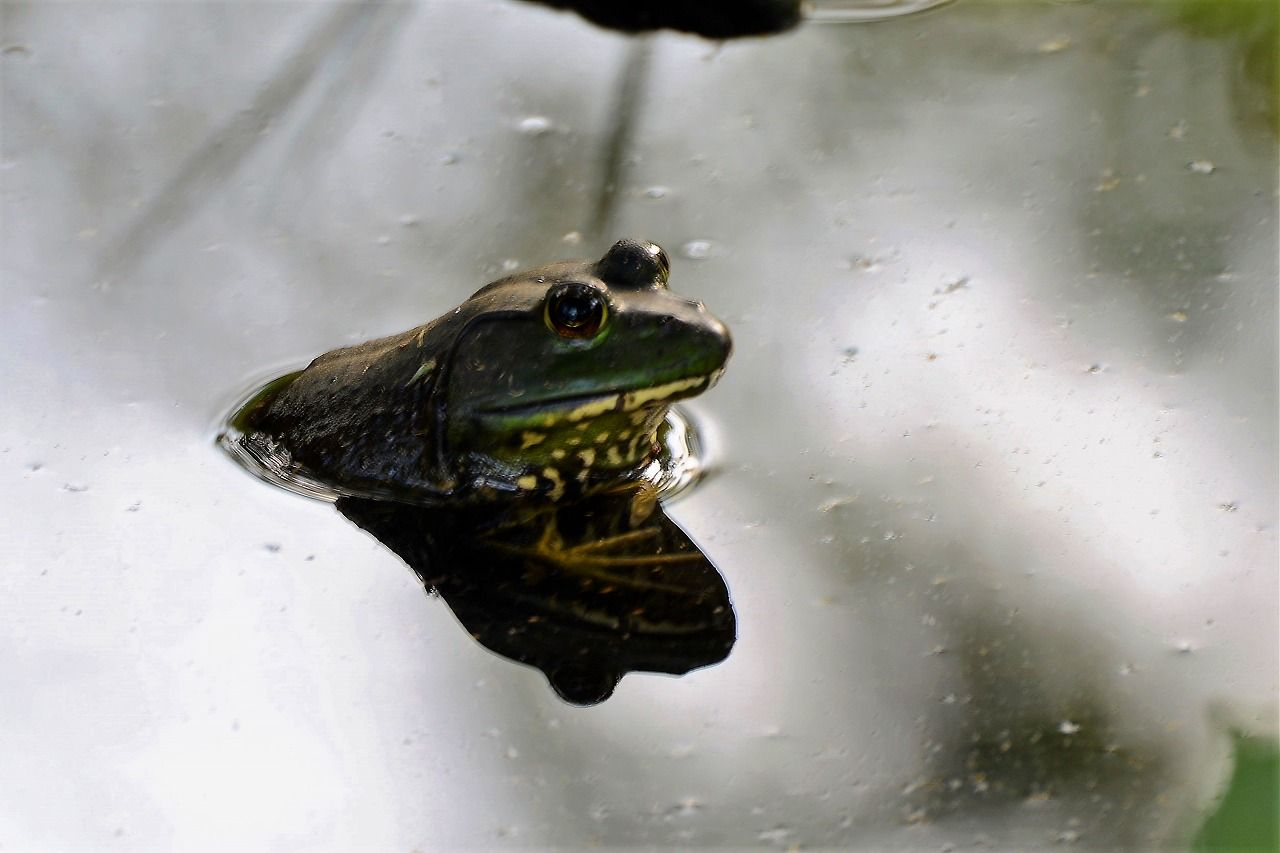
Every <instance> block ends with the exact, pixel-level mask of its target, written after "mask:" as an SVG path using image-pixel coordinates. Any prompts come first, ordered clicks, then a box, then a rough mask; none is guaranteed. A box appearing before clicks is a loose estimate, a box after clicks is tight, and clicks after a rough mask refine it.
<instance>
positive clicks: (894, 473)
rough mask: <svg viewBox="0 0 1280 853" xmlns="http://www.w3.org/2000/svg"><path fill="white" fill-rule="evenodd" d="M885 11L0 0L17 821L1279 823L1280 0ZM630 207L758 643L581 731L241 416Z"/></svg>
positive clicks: (577, 252) (335, 836)
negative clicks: (299, 481)
mask: <svg viewBox="0 0 1280 853" xmlns="http://www.w3.org/2000/svg"><path fill="white" fill-rule="evenodd" d="M857 5H858V4H856V3H848V2H846V3H843V4H827V5H826V6H823V4H818V6H817V11H819V12H825V13H826V14H819V15H815V16H814V17H813V18H812V19H811V20H809V21H807V22H806V23H804V24H802V25H801V26H800V27H798V28H797V29H795V30H792V31H791V32H789V33H786V34H783V35H779V36H776V37H771V38H761V39H748V40H740V41H732V42H726V43H717V42H709V41H704V40H701V39H699V38H697V37H694V36H690V35H680V34H673V33H664V34H658V35H655V36H652V37H649V38H645V39H634V38H629V37H626V36H623V35H619V34H614V33H610V32H607V31H605V30H602V29H599V28H596V27H594V26H592V25H590V24H588V23H586V22H584V21H583V20H581V19H580V18H578V17H576V16H574V15H573V14H571V13H567V12H560V11H555V10H551V9H548V8H544V7H542V6H537V5H532V4H525V3H520V2H514V1H513V0H422V2H418V3H378V4H348V3H329V2H311V3H271V4H246V3H230V2H228V3H220V2H219V3H213V2H192V3H150V2H148V3H136V4H135V3H126V2H110V3H104V4H83V3H56V4H53V3H36V4H30V5H27V4H21V3H13V2H6V3H4V4H3V5H0V16H2V20H0V73H2V75H3V77H2V78H0V79H2V86H0V122H2V124H0V143H2V151H0V192H2V206H0V211H2V213H3V222H2V223H0V224H2V227H0V237H2V241H3V242H2V244H0V245H2V251H3V258H2V262H3V265H2V275H3V286H2V288H0V306H2V310H0V318H2V320H0V324H2V325H0V331H2V334H0V353H3V359H4V362H3V363H4V367H5V374H6V377H7V381H8V383H9V385H8V386H7V388H6V391H5V394H4V395H3V399H4V403H3V405H0V472H2V473H0V476H3V478H4V482H5V483H6V484H7V486H8V488H9V489H10V490H11V491H9V492H8V493H7V495H8V497H7V498H5V499H4V500H3V508H2V511H0V514H2V515H3V517H4V518H5V524H4V525H2V526H0V556H2V558H3V565H4V568H3V572H2V573H0V756H2V757H3V758H2V760H0V847H4V848H5V849H10V850H74V849H91V850H97V849H129V850H170V849H178V850H226V849H234V848H244V849H262V850H268V849H269V850H293V849H299V850H302V849H305V850H321V849H333V850H352V849H370V850H404V851H409V850H423V851H425V850H448V849H453V848H456V847H458V846H462V845H470V846H477V847H505V846H525V847H529V846H532V847H554V848H560V849H564V848H577V847H591V846H621V845H629V846H661V845H677V846H692V845H699V846H729V847H747V846H764V847H773V848H779V849H787V848H796V847H800V848H808V847H836V846H841V847H863V848H877V849H890V848H892V849H913V850H914V849H940V850H947V849H958V848H968V847H974V846H979V847H994V848H1020V849H1027V848H1038V847H1051V846H1060V845H1077V846H1081V847H1106V848H1118V847H1125V848H1156V847H1158V848H1168V847H1180V846H1184V845H1187V844H1190V843H1192V841H1193V839H1197V838H1199V843H1200V844H1201V845H1204V844H1209V846H1212V845H1213V843H1221V842H1220V841H1218V842H1214V841H1213V838H1210V840H1209V841H1208V842H1206V841H1205V838H1206V833H1209V832H1217V831H1219V830H1218V829H1213V827H1214V826H1220V825H1221V824H1222V820H1219V821H1218V823H1217V824H1214V823H1213V821H1210V820H1209V819H1210V816H1211V815H1213V814H1214V813H1215V812H1217V810H1218V809H1219V805H1218V804H1219V803H1220V802H1222V803H1225V804H1230V803H1232V802H1234V800H1232V799H1231V796H1232V795H1231V794H1229V788H1231V787H1232V786H1231V785H1230V781H1231V779H1232V776H1233V773H1235V771H1233V768H1234V767H1236V766H1237V763H1236V762H1235V761H1234V758H1233V756H1234V755H1235V752H1236V747H1235V746H1234V744H1235V743H1237V742H1239V743H1240V744H1242V746H1241V747H1240V749H1241V750H1243V752H1242V753H1241V754H1242V755H1244V754H1246V753H1247V756H1248V761H1249V762H1253V763H1247V762H1245V761H1243V760H1242V761H1241V762H1240V763H1239V767H1240V768H1246V767H1248V768H1254V770H1255V771H1256V772H1257V773H1260V774H1261V775H1260V776H1257V778H1260V779H1262V780H1263V781H1262V787H1261V789H1260V790H1262V791H1263V794H1262V795H1260V796H1258V797H1257V798H1256V799H1255V800H1253V801H1252V803H1253V805H1246V807H1245V809H1244V812H1242V813H1243V814H1246V815H1252V816H1253V817H1254V818H1257V819H1258V820H1259V821H1260V824H1261V826H1262V830H1261V831H1262V832H1263V833H1264V836H1263V837H1265V833H1266V832H1268V831H1269V832H1271V833H1273V834H1272V835H1271V836H1270V837H1271V838H1274V837H1275V836H1274V820H1275V817H1274V811H1271V812H1268V811H1267V810H1266V808H1265V804H1266V803H1267V800H1268V799H1269V798H1271V807H1272V808H1274V799H1273V797H1274V793H1273V792H1274V774H1275V769H1274V768H1275V747H1274V743H1275V738H1276V735H1277V691H1278V688H1277V642H1278V629H1277V622H1278V618H1280V617H1278V604H1277V597H1278V594H1280V592H1278V585H1277V576H1278V569H1277V538H1276V523H1277V462H1278V455H1277V450H1278V440H1277V303H1276V297H1277V279H1278V273H1277V181H1276V174H1277V120H1276V119H1277V117H1276V103H1277V101H1276V98H1277V92H1276V43H1277V42H1276V39H1277V31H1276V5H1275V4H1274V3H1273V2H1267V0H1261V1H1260V2H1251V0H1232V2H1209V1H1208V0H1203V2H1192V0H1168V1H1167V2H1151V3H1139V2H1105V0H1096V2H1067V0H1057V2H1034V1H1033V0H1026V1H1025V2H1003V3H1001V2H980V0H957V2H954V3H951V4H949V5H943V6H940V7H938V8H935V9H932V10H931V11H928V12H926V13H923V14H919V15H903V16H894V15H893V14H892V12H894V11H895V10H894V9H892V8H886V9H884V10H881V12H882V13H883V15H882V16H883V17H885V18H886V19H885V20H880V21H878V22H874V23H865V22H861V21H860V20H859V19H861V18H863V17H865V16H864V15H862V14H861V11H859V10H855V12H857V14H854V13H850V12H849V11H848V8H845V9H844V11H843V12H841V10H840V9H837V8H835V7H837V6H843V7H856V6H857ZM865 5H868V6H886V7H892V6H893V5H894V4H892V3H890V4H886V3H884V2H883V0H880V2H877V3H870V4H865ZM906 5H921V4H906ZM896 11H901V9H898V10H896ZM622 236H632V237H639V238H645V239H651V240H654V241H656V242H658V243H660V244H662V245H663V246H665V247H666V248H667V250H668V251H669V252H670V253H671V255H672V261H673V271H672V286H673V288H674V289H675V290H677V291H678V292H680V293H682V294H685V295H688V296H690V297H696V298H699V299H702V300H704V301H705V302H706V303H707V306H708V307H709V308H710V309H711V310H712V311H713V312H714V313H715V314H717V315H718V316H719V317H721V318H722V319H724V320H725V321H726V322H727V323H728V325H729V326H730V328H731V329H732V330H733V333H734V340H735V344H736V352H735V355H734V358H733V361H732V362H731V363H730V366H729V370H728V373H727V374H726V375H725V377H724V379H723V380H722V381H721V383H720V384H719V386H717V387H716V388H715V389H714V390H713V391H711V392H710V393H708V394H706V395H705V396H704V397H702V398H700V399H698V400H697V401H695V404H694V405H692V406H691V407H690V410H691V412H692V415H693V416H694V417H695V418H696V419H697V421H698V423H699V425H700V426H701V428H702V430H703V432H704V435H705V438H706V441H707V443H708V447H709V450H710V453H711V463H710V464H711V469H710V472H709V476H708V477H707V479H706V480H705V481H704V482H703V483H702V484H701V485H699V486H698V487H697V488H696V489H694V490H693V491H692V492H691V493H689V494H688V495H687V496H686V497H683V498H681V499H680V500H679V501H678V502H677V503H675V504H674V505H673V506H672V507H671V509H670V513H671V515H672V516H673V517H674V518H676V519H677V520H678V521H679V522H680V523H681V524H682V525H684V526H685V527H686V529H688V530H689V531H690V533H691V534H692V535H693V537H694V538H695V539H696V540H697V541H698V542H699V544H700V545H701V546H702V547H703V550H705V551H706V552H707V554H708V555H709V556H710V557H711V558H712V559H713V560H714V561H715V562H716V563H717V565H718V566H719V568H720V570H721V572H722V573H723V575H724V576H725V579H726V582H727V584H728V587H729V590H730V593H731V595H732V597H733V600H734V603H735V607H736V609H737V614H738V627H739V640H738V644H737V647H736V648H735V650H734V652H733V654H732V655H731V656H730V657H729V658H728V660H726V661H725V662H724V663H723V664H720V665H718V666H715V667H712V668H708V669H704V670H700V671H697V672H694V673H692V674H690V675H689V676H687V677H684V678H680V679H674V678H670V677H663V676H654V675H640V674H636V675H630V676H628V677H627V678H625V679H624V680H623V682H622V683H621V685H620V686H619V688H618V690H617V692H616V694H615V695H614V697H613V698H612V699H610V700H609V701H607V702H605V703H604V704H602V705H600V706H598V707H594V708H586V709H581V708H575V707H572V706H569V705H566V704H565V703H563V702H561V701H560V700H559V699H557V698H556V696H555V695H554V694H553V693H552V692H551V690H550V689H549V688H548V686H547V684H546V682H545V680H544V679H543V677H542V675H541V674H540V673H538V672H536V671H534V670H531V669H527V668H525V667H521V666H517V665H515V664H513V663H510V662H508V661H505V660H502V659H499V658H497V657H495V656H493V655H492V654H490V653H488V652H487V651H485V650H484V649H482V648H481V647H480V646H479V645H477V644H476V643H474V642H473V641H472V640H471V638H470V637H468V636H467V635H466V633H465V632H464V631H463V630H462V629H461V628H460V627H459V626H458V625H457V624H456V621H455V620H454V618H453V616H452V614H451V613H450V612H449V610H448V609H447V608H446V607H445V606H444V604H443V603H442V602H441V601H440V600H438V599H434V598H429V597H427V596H426V595H425V594H424V593H423V591H422V588H421V586H420V585H419V584H418V582H417V580H416V579H415V578H414V577H413V575H412V573H411V572H410V571H409V570H408V569H407V568H405V566H404V565H402V564H401V563H400V562H398V560H397V559H396V558H395V557H394V556H393V555H392V554H391V553H390V552H389V551H387V550H385V549H384V548H382V547H381V546H380V545H378V544H377V543H376V542H375V541H373V540H372V539H370V538H369V537H367V536H366V535H365V534H364V533H362V532H360V531H359V530H357V529H356V528H355V527H354V526H352V525H350V524H348V523H347V522H345V521H344V520H343V519H342V518H341V517H339V516H338V514H337V513H336V512H334V510H333V509H332V507H330V506H327V505H326V504H324V503H321V502H316V501H308V500H305V499H302V498H300V497H298V496H296V495H292V494H287V493H284V492H282V491H279V490H274V489H272V488H270V487H268V486H266V485H264V484H262V483H259V482H257V481H255V480H253V479H251V478H250V477H248V476H247V475H246V474H245V473H244V472H243V471H242V470H240V469H238V468H236V467H235V466H234V465H233V464H232V463H231V462H230V461H228V460H227V459H226V458H225V457H224V456H223V455H222V454H221V453H220V452H219V451H218V450H217V448H216V447H215V446H214V443H213V436H214V434H215V431H216V429H217V424H218V422H219V420H220V419H221V417H222V416H223V415H224V414H225V413H226V410H227V408H228V407H229V406H230V405H231V404H232V402H233V401H235V400H236V399H237V397H239V396H240V395H241V394H242V393H243V392H244V391H245V390H246V389H247V388H250V387H252V386H253V385H254V383H255V382H256V381H258V380H261V379H262V378H265V377H269V376H271V375H273V374H274V373H276V372H278V371H279V370H280V369H281V368H290V367H295V366H298V365H301V364H303V363H305V362H306V361H307V360H309V359H310V358H311V357H313V356H314V355H316V354H318V353H320V352H323V351H325V350H329V349H332V348H334V347H337V346H342V345H345V344H349V343H354V342H356V341H360V340H363V339H367V338H370V337H373V336H377V335H380V334H385V333H391V332H396V331H400V330H402V329H406V328H409V327H412V326H415V325H418V324H420V323H422V322H425V321H426V320H428V319H430V318H432V317H434V316H436V315H438V314H440V313H442V312H444V311H446V310H448V309H450V308H452V307H453V306H454V305H456V304H457V303H458V302H460V301H461V300H462V299H464V298H465V297H466V296H467V295H468V294H470V293H471V292H472V291H474V290H475V289H476V288H478V287H479V286H480V285H482V284H484V283H485V282H487V281H489V280H491V279H493V278H495V277H497V276H499V275H500V274H502V273H503V272H504V271H509V270H512V269H517V268H523V267H527V266H533V265H538V264H542V263H546V262H549V261H552V260H556V259H559V258H572V257H597V256H599V255H600V254H601V253H602V252H603V250H604V249H605V248H607V246H608V245H609V244H611V243H612V242H613V241H614V240H615V239H617V238H619V237H622ZM1259 768H1260V769H1259ZM1251 772H1252V771H1251ZM1268 774H1269V775H1268ZM1235 775H1236V776H1239V773H1235ZM1268 780H1270V781H1268ZM1255 781H1256V780H1255ZM1267 785H1270V786H1271V787H1270V788H1268V787H1267ZM1255 787H1256V786H1255ZM1268 791H1270V792H1272V793H1271V794H1268V793H1267V792H1268ZM1224 798H1225V799H1224ZM1223 808H1226V805H1224V806H1223ZM1206 821H1209V823H1210V825H1209V826H1208V827H1206ZM1227 831H1228V832H1230V831H1231V830H1230V827H1228V830H1227ZM1214 837H1216V836H1214ZM1253 837H1255V836H1250V838H1253Z"/></svg>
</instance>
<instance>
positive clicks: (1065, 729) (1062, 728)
mask: <svg viewBox="0 0 1280 853" xmlns="http://www.w3.org/2000/svg"><path fill="white" fill-rule="evenodd" d="M1079 731H1080V726H1079V724H1077V723H1073V722H1071V721H1070V720H1063V721H1062V722H1061V723H1058V732H1059V733H1060V734H1064V735H1073V734H1076V733H1077V732H1079Z"/></svg>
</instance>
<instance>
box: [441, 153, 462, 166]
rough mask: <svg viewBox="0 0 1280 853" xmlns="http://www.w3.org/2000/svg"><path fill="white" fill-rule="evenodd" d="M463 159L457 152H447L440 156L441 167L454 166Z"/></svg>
mask: <svg viewBox="0 0 1280 853" xmlns="http://www.w3.org/2000/svg"><path fill="white" fill-rule="evenodd" d="M461 159H462V154H461V153H460V152H457V151H446V152H444V153H443V154H441V155H440V165H441V166H452V165H453V164H454V163H457V162H458V161H459V160H461Z"/></svg>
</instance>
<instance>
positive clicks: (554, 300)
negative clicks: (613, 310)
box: [545, 282, 608, 338]
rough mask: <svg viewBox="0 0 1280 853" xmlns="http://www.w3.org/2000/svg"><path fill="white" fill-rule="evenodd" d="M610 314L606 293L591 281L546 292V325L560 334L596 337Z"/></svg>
mask: <svg viewBox="0 0 1280 853" xmlns="http://www.w3.org/2000/svg"><path fill="white" fill-rule="evenodd" d="M607 314H608V308H607V307H606V305H605V301H604V294H603V293H601V292H600V291H599V290H598V289H597V288H594V287H592V286H591V285H589V284H581V283H579V282H569V283H567V284H558V285H556V286H555V287H553V288H552V289H551V292H550V293H548V294H547V302H546V310H545V316H546V321H547V328H549V329H551V331H553V332H555V333H556V334H557V335H560V336H561V337H564V338H590V337H594V336H595V334H596V332H598V331H600V327H601V326H603V325H604V320H605V316H606V315H607Z"/></svg>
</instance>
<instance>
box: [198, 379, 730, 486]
mask: <svg viewBox="0 0 1280 853" xmlns="http://www.w3.org/2000/svg"><path fill="white" fill-rule="evenodd" d="M299 372H300V371H296V370H295V371H290V372H287V373H284V374H281V375H276V376H275V377H274V378H272V379H270V380H268V381H265V382H264V381H262V380H259V381H257V382H255V383H254V384H253V386H252V387H251V388H250V389H249V390H248V391H246V392H244V393H242V394H240V395H239V396H238V397H237V398H236V401H235V403H234V405H233V406H232V407H231V409H230V411H229V412H228V413H227V414H226V415H225V416H224V417H223V419H222V420H221V422H220V423H219V424H218V431H217V438H216V442H217V445H218V447H220V448H222V450H223V452H224V453H226V454H227V456H229V457H230V458H231V460H232V461H233V462H235V463H236V464H237V465H239V466H240V467H241V468H243V469H244V470H245V471H247V472H249V474H251V475H252V476H253V477H255V478H257V479H259V480H261V481H262V482H264V483H269V484H270V485H272V486H276V487H277V488H281V489H284V490H285V491H287V492H293V493H294V494H296V495H302V496H303V497H305V498H311V499H312V500H318V501H325V502H327V503H333V502H334V501H336V500H338V499H339V498H369V499H372V500H383V501H388V500H389V501H396V500H403V499H404V496H403V495H402V494H399V493H397V492H394V491H392V490H383V489H376V488H362V489H349V488H343V487H337V486H334V485H332V484H330V483H326V482H322V481H321V480H319V479H317V478H316V477H314V476H312V475H311V473H310V472H309V471H307V469H306V468H305V467H304V466H302V465H298V464H295V463H294V462H293V461H292V460H291V459H290V458H289V454H288V453H287V452H286V451H285V450H284V449H283V448H282V447H280V446H279V445H278V444H277V443H276V442H275V441H274V440H273V439H272V438H271V437H270V436H268V435H266V434H264V433H261V432H257V431H254V430H250V429H247V428H246V426H245V421H246V420H247V419H248V415H249V414H250V413H251V412H252V411H253V410H254V408H255V404H256V405H261V404H264V403H266V402H269V401H270V399H271V398H272V397H273V396H274V394H276V393H278V392H279V391H280V390H282V389H283V388H284V387H285V386H287V385H288V384H289V383H290V382H292V381H293V379H294V377H296V376H297V375H298V373H299ZM658 444H659V446H660V451H659V453H658V456H657V457H656V458H655V459H653V460H651V461H650V462H649V463H648V464H647V465H646V466H645V467H644V468H643V469H641V471H640V474H639V478H640V479H641V480H645V481H647V482H649V483H652V484H653V485H654V486H655V487H656V489H657V493H658V497H659V499H661V500H662V501H663V502H664V503H670V502H671V501H673V500H675V499H676V498H678V497H681V496H683V495H685V494H687V493H688V492H689V490H690V489H692V488H693V486H694V485H696V484H697V483H698V481H699V480H701V479H702V475H703V474H704V473H705V471H706V467H707V466H706V454H705V452H704V449H703V441H702V437H701V435H700V433H699V429H698V423H697V420H696V419H695V418H694V417H693V416H692V415H690V414H689V413H688V412H687V411H685V410H684V409H683V408H682V407H680V406H672V407H671V408H670V409H669V410H668V411H667V416H666V419H665V420H664V422H663V423H662V424H661V425H660V426H659V427H658Z"/></svg>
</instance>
